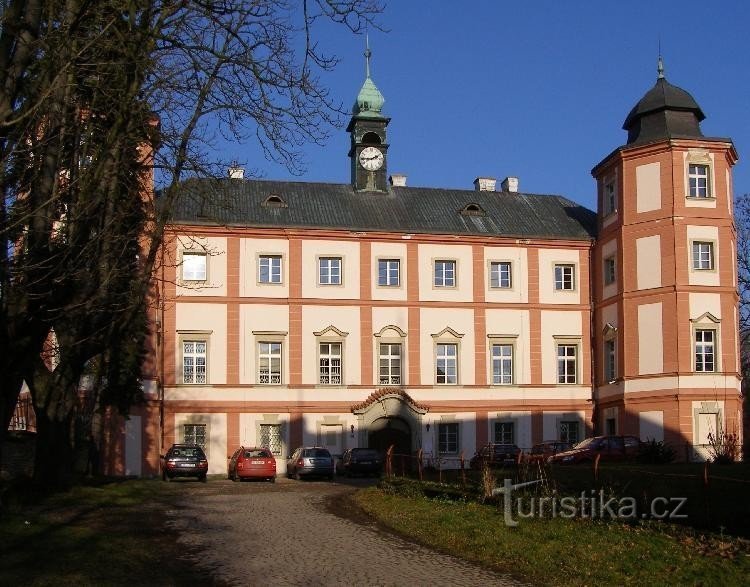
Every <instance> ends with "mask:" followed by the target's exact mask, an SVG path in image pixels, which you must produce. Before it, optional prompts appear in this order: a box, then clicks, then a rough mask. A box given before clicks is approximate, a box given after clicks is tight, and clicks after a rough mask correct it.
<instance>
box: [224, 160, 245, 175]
mask: <svg viewBox="0 0 750 587" xmlns="http://www.w3.org/2000/svg"><path fill="white" fill-rule="evenodd" d="M227 173H228V175H229V179H244V177H245V168H244V167H240V165H239V163H237V161H232V164H231V165H230V166H229V170H228V172H227Z"/></svg>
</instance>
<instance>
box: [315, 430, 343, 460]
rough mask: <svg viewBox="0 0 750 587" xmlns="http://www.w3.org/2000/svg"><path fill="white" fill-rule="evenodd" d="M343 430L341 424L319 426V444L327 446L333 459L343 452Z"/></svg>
mask: <svg viewBox="0 0 750 587" xmlns="http://www.w3.org/2000/svg"><path fill="white" fill-rule="evenodd" d="M343 430H344V429H343V425H342V424H324V425H322V426H321V427H320V445H321V446H322V447H323V448H327V449H328V452H330V453H331V456H333V458H334V459H337V458H338V457H340V456H341V453H343V452H344V446H343Z"/></svg>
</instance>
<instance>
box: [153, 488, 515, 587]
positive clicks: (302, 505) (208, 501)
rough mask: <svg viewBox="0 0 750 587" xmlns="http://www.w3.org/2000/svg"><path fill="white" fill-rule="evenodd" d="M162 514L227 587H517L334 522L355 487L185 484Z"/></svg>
mask: <svg viewBox="0 0 750 587" xmlns="http://www.w3.org/2000/svg"><path fill="white" fill-rule="evenodd" d="M184 484H185V487H184V489H185V497H186V499H184V500H181V502H180V509H177V510H172V511H170V512H168V518H169V520H170V522H169V524H170V526H172V527H174V528H175V529H177V530H178V532H179V535H180V538H179V543H180V544H182V545H184V546H186V547H187V548H188V550H190V551H191V552H198V553H200V556H198V557H196V558H197V559H198V561H197V562H198V564H199V565H200V566H201V567H204V566H205V568H206V570H207V571H209V572H210V573H211V574H212V576H213V577H214V578H215V580H216V582H217V584H226V585H358V586H359V585H409V586H414V585H518V583H517V582H515V581H513V580H512V579H511V578H509V577H507V576H504V575H500V574H497V573H493V572H492V571H489V570H486V569H483V568H481V567H479V566H476V565H473V564H471V563H467V562H464V561H461V560H458V559H456V558H454V557H451V556H448V555H445V554H441V553H438V552H435V551H433V550H430V549H428V548H426V547H423V546H419V545H415V544H413V543H411V542H408V541H406V540H403V539H401V538H399V537H397V536H394V535H392V534H390V533H386V532H383V531H381V530H379V529H378V528H377V527H376V526H374V525H373V524H366V523H361V521H360V522H357V521H354V520H352V519H351V516H343V517H342V516H341V515H336V514H335V513H333V511H336V510H337V509H339V508H337V507H336V503H337V502H342V501H344V499H343V498H345V496H346V495H347V494H349V493H351V492H352V491H353V490H354V489H355V488H356V487H355V486H353V485H349V484H346V485H344V484H339V483H329V482H315V481H313V482H310V481H290V480H287V479H281V478H280V479H278V481H277V482H276V483H275V484H273V485H272V484H268V483H263V484H262V483H232V482H230V481H224V480H216V481H210V482H209V483H207V484H201V483H192V482H190V481H185V482H184Z"/></svg>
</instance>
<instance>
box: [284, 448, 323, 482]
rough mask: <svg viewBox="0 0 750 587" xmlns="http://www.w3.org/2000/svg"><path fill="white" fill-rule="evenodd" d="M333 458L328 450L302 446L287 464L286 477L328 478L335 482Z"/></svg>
mask: <svg viewBox="0 0 750 587" xmlns="http://www.w3.org/2000/svg"><path fill="white" fill-rule="evenodd" d="M333 471H334V469H333V457H332V456H331V453H330V452H328V449H327V448H320V447H318V446H302V447H300V448H298V449H297V450H295V451H294V452H293V453H292V456H291V457H289V459H288V460H287V462H286V476H287V477H294V478H295V479H301V478H302V477H303V476H304V477H308V476H309V477H316V476H317V477H328V479H330V480H333Z"/></svg>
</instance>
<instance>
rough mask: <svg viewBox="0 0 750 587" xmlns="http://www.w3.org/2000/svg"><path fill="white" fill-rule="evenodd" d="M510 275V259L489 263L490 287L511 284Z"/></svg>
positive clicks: (502, 286) (504, 286)
mask: <svg viewBox="0 0 750 587" xmlns="http://www.w3.org/2000/svg"><path fill="white" fill-rule="evenodd" d="M510 275H511V273H510V261H499V262H493V263H490V287H492V288H509V287H510V286H511V280H510Z"/></svg>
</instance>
